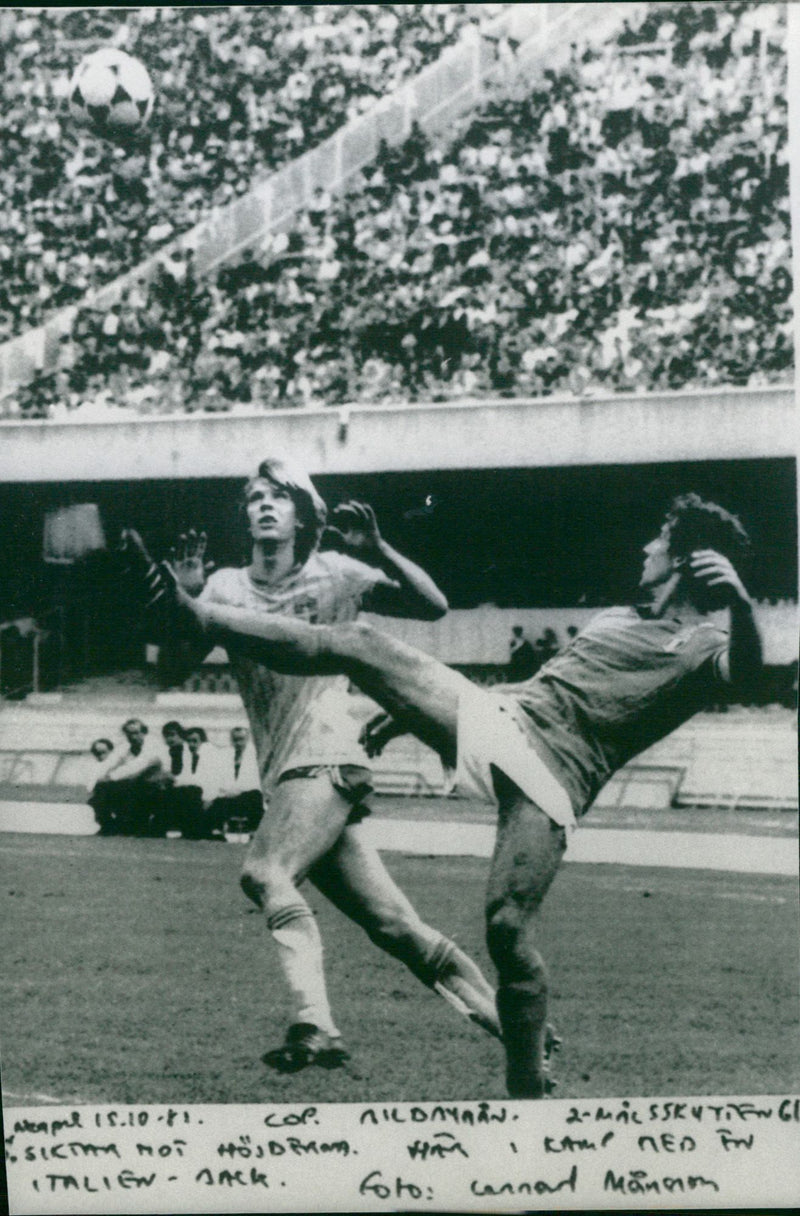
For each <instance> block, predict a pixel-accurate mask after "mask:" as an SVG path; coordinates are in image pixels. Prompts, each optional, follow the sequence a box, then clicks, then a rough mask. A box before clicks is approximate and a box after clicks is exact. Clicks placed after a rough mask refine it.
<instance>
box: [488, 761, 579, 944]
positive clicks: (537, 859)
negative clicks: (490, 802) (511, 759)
mask: <svg viewBox="0 0 800 1216" xmlns="http://www.w3.org/2000/svg"><path fill="white" fill-rule="evenodd" d="M495 786H496V789H497V793H498V796H499V809H498V823H497V837H496V840H495V847H494V853H493V856H492V861H491V865H490V869H489V881H488V884H487V889H486V912H487V917H488V918H489V920H491V919H492V917H493V916H496V915H497V914H498V913H499V912H500V911H501V910H505V914H506V915H508V916H509V917H510V918H511V919H513V920H516V921H517V922H518V923H519V922H521V921H522V920H526V919H528V918H529V917H530V916H532V915H533V914H535V912H536V911H537V909H538V907H539V905H540V903H541V901H542V899H543V898H544V896H545V894H546V893H547V891H548V889H549V887H550V884H551V883H552V881H553V879H554V878H555V876H556V873H557V872H558V869H559V866H560V865H561V861H562V859H563V856H564V853H565V851H566V847H567V846H566V832H565V830H564V828H563V827H561V826H560V825H559V824H557V823H554V821H553V820H552V819H550V818H549V816H548V815H546V814H545V813H544V811H542V810H541V809H540V808H539V807H538V806H536V804H535V803H534V802H532V801H531V800H530V799H529V798H527V797H526V796H525V795H524V794H522V793H521V792H520V791H519V790H518V789H517V788H516V786H514V785H513V783H512V782H511V781H509V780H508V778H506V777H504V776H503V774H498V775H497V776H496V782H495Z"/></svg>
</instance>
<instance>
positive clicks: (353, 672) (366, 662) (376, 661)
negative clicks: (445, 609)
mask: <svg viewBox="0 0 800 1216" xmlns="http://www.w3.org/2000/svg"><path fill="white" fill-rule="evenodd" d="M335 637H336V639H337V641H336V645H337V647H338V651H339V654H340V656H341V657H342V658H343V659H345V660H346V666H347V674H348V675H349V676H350V677H351V679H352V680H353V681H354V683H356V684H357V685H358V687H359V688H361V690H362V691H363V692H366V693H367V694H368V695H369V696H371V697H373V698H374V699H375V700H376V701H377V702H378V704H379V705H382V706H383V707H384V708H386V709H388V710H389V711H390V712H391V713H393V714H396V715H398V716H399V717H400V718H401V720H402V721H403V723H404V724H406V725H408V726H409V728H410V729H411V730H413V732H414V733H415V734H416V735H418V736H419V737H420V738H421V739H422V740H423V741H424V742H425V743H428V744H430V745H431V746H432V747H434V748H435V749H436V750H437V751H438V752H439V753H440V755H442V757H443V759H445V760H446V761H447V762H448V763H454V762H455V748H456V734H457V728H458V703H459V697H460V695H461V692H462V690H463V689H464V687H465V686H467V687H468V686H469V681H468V680H467V679H466V678H465V677H464V676H462V675H461V674H460V673H459V672H456V671H453V670H452V668H450V667H447V666H446V665H445V664H444V663H441V662H439V660H438V659H434V658H431V656H430V655H427V654H425V653H424V652H423V651H421V650H418V649H417V648H416V647H414V646H408V645H406V643H404V642H401V641H399V640H398V639H396V638H392V637H390V636H389V635H388V634H386V633H384V632H383V631H382V630H380V629H376V628H375V627H374V626H373V625H370V624H368V623H366V622H362V621H357V622H354V623H353V624H350V625H347V626H343V627H342V628H341V629H340V630H339V631H338V632H337V633H336V634H335Z"/></svg>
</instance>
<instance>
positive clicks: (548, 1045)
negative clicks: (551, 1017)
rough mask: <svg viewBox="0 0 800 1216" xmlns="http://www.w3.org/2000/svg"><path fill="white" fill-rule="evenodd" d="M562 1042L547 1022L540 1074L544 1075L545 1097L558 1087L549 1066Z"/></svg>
mask: <svg viewBox="0 0 800 1216" xmlns="http://www.w3.org/2000/svg"><path fill="white" fill-rule="evenodd" d="M563 1042H564V1040H563V1039H562V1038H560V1037H559V1035H557V1034H556V1032H555V1028H554V1027H553V1026H552V1025H551V1024H550V1022H548V1023H547V1025H546V1026H545V1028H544V1046H543V1049H542V1072H543V1073H544V1092H545V1095H547V1094H551V1093H552V1092H553V1090H554V1089H556V1087H557V1086H558V1081H556V1080H554V1078H553V1077H551V1076H550V1065H551V1063H552V1060H553V1056H554V1055H555V1054H556V1053H557V1052H559V1051H561V1046H562V1043H563Z"/></svg>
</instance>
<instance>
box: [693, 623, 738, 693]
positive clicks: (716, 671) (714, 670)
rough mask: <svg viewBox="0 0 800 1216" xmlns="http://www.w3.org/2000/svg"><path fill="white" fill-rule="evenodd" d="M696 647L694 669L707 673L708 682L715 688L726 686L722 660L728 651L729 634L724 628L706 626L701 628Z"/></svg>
mask: <svg viewBox="0 0 800 1216" xmlns="http://www.w3.org/2000/svg"><path fill="white" fill-rule="evenodd" d="M703 635H704V636H702V637H701V640H700V644H699V647H698V656H697V663H696V668H695V669H696V670H698V669H700V670H702V671H703V672H704V673H707V675H708V679H709V681H710V683H711V684H712V685H713V686H714V687H715V688H725V687H727V681H726V679H725V676H724V674H723V671H722V660H723V658H724V656H725V655H726V654H727V653H728V645H729V642H730V636H729V634H728V633H727V631H726V630H723V629H717V628H710V627H709V628H708V630H707V631H706V630H703Z"/></svg>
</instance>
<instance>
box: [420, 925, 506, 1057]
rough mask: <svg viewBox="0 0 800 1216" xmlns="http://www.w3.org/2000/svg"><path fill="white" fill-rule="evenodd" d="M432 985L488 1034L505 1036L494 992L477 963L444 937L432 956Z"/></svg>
mask: <svg viewBox="0 0 800 1216" xmlns="http://www.w3.org/2000/svg"><path fill="white" fill-rule="evenodd" d="M429 966H430V969H431V980H430V986H431V988H433V989H434V991H435V992H438V994H439V996H441V997H443V998H444V1000H446V1001H447V1002H448V1004H450V1005H452V1006H453V1008H454V1009H457V1010H458V1012H459V1013H461V1014H463V1015H464V1016H465V1017H468V1018H469V1019H470V1021H472V1022H475V1023H476V1024H477V1025H478V1026H481V1027H483V1029H484V1030H486V1031H488V1032H489V1034H493V1035H495V1037H496V1038H498V1039H499V1038H502V1032H501V1029H500V1021H499V1019H498V1016H497V1009H496V1007H495V993H494V989H493V988H492V986H491V984H490V983H489V981H488V980H487V979H486V977H485V976H484V974H483V972H482V971H481V969H480V967H479V966H478V965H477V963H474V962H473V961H472V959H471V958H470V957H469V955H467V954H465V953H464V951H463V950H461V949H460V948H459V947H458V946H457V945H456V944H455V942H452V941H450V939H449V938H447V937H444V936H441V937H440V938H439V941H438V943H437V944H436V946H435V947H434V950H433V953H432V954H431V956H430V959H429Z"/></svg>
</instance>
